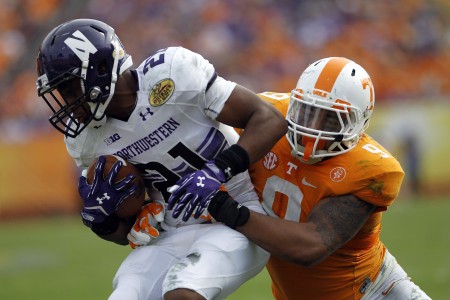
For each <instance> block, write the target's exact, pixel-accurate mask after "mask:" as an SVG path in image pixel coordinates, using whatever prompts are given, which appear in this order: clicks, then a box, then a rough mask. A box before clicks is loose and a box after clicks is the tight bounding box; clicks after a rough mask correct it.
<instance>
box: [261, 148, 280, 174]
mask: <svg viewBox="0 0 450 300" xmlns="http://www.w3.org/2000/svg"><path fill="white" fill-rule="evenodd" d="M262 163H263V166H264V168H266V169H267V170H273V169H275V168H276V167H277V166H278V157H277V156H276V155H275V153H273V152H269V153H267V154H266V156H264V159H263V161H262Z"/></svg>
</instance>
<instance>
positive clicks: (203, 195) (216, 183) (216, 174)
mask: <svg viewBox="0 0 450 300" xmlns="http://www.w3.org/2000/svg"><path fill="white" fill-rule="evenodd" d="M225 181H226V178H225V174H224V172H223V171H222V170H221V169H220V168H219V167H217V165H216V164H215V163H214V161H212V160H210V161H207V162H206V163H205V165H204V166H203V168H202V169H200V170H198V171H195V172H194V173H191V174H189V175H186V176H184V177H182V178H181V179H180V180H178V181H177V183H176V184H175V185H174V186H173V187H171V188H170V189H169V192H171V193H172V195H170V198H169V201H168V204H167V209H168V210H171V209H173V213H172V216H173V217H174V218H178V216H179V215H180V214H181V212H182V211H183V209H184V208H185V207H186V211H185V212H184V214H183V217H182V220H183V221H185V222H186V221H187V220H188V219H189V218H190V217H191V215H192V213H193V211H194V209H195V208H197V209H196V211H195V214H194V218H195V219H197V218H199V217H200V216H201V215H202V213H203V211H204V210H205V208H207V207H208V204H209V202H210V201H211V198H212V197H213V196H214V195H215V194H216V193H217V191H218V190H219V188H220V186H221V185H222V183H224V182H225Z"/></svg>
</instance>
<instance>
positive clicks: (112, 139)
mask: <svg viewBox="0 0 450 300" xmlns="http://www.w3.org/2000/svg"><path fill="white" fill-rule="evenodd" d="M118 140H120V135H119V134H118V133H114V134H113V135H111V136H110V137H108V138H106V139H105V143H106V145H107V146H108V145H111V144H112V143H114V142H116V141H118Z"/></svg>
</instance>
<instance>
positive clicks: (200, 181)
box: [197, 176, 206, 187]
mask: <svg viewBox="0 0 450 300" xmlns="http://www.w3.org/2000/svg"><path fill="white" fill-rule="evenodd" d="M197 179H198V182H197V186H199V187H205V184H204V183H203V180H205V179H206V177H204V176H198V177H197Z"/></svg>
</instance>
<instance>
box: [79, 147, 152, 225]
mask: <svg viewBox="0 0 450 300" xmlns="http://www.w3.org/2000/svg"><path fill="white" fill-rule="evenodd" d="M104 156H105V158H106V162H105V166H104V168H103V178H106V176H107V175H108V173H109V171H110V170H111V168H112V167H113V165H114V164H115V163H116V162H117V161H118V160H120V161H122V163H123V165H122V167H121V168H120V169H119V172H118V174H117V176H116V182H119V181H120V180H122V179H124V178H125V177H126V176H127V175H129V174H134V176H135V178H134V180H133V181H132V182H131V183H130V185H131V184H132V183H137V186H138V187H137V190H136V192H135V193H134V194H131V195H130V196H128V197H127V198H125V199H124V200H123V201H122V203H121V204H120V205H119V207H118V208H117V211H116V215H117V216H118V217H119V218H127V217H131V216H134V215H135V214H137V213H138V212H139V211H140V209H141V207H142V205H144V200H145V185H144V180H143V179H142V176H141V174H140V173H139V170H138V169H137V168H136V167H134V166H133V164H132V163H130V162H128V161H126V160H125V159H123V158H121V157H119V156H116V155H104ZM97 161H98V158H96V159H94V160H93V161H92V162H91V163H90V165H89V167H88V170H87V177H86V179H87V183H88V184H92V181H93V180H94V170H95V165H96V164H97Z"/></svg>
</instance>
